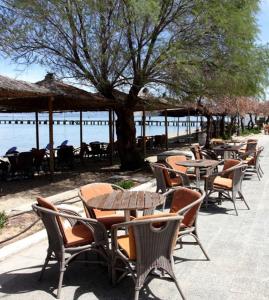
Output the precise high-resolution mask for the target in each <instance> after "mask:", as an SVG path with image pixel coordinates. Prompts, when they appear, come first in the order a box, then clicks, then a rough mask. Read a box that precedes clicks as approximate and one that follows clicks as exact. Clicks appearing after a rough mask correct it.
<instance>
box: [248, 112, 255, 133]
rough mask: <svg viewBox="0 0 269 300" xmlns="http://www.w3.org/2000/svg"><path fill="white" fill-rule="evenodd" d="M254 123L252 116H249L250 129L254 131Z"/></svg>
mask: <svg viewBox="0 0 269 300" xmlns="http://www.w3.org/2000/svg"><path fill="white" fill-rule="evenodd" d="M253 126H254V123H253V119H252V114H249V122H248V129H253Z"/></svg>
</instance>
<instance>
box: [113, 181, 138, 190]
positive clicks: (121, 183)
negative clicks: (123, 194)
mask: <svg viewBox="0 0 269 300" xmlns="http://www.w3.org/2000/svg"><path fill="white" fill-rule="evenodd" d="M116 185H118V186H120V187H121V188H123V189H125V190H128V189H130V188H132V187H133V186H134V182H133V181H132V180H122V181H119V182H117V183H116Z"/></svg>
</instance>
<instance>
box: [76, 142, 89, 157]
mask: <svg viewBox="0 0 269 300" xmlns="http://www.w3.org/2000/svg"><path fill="white" fill-rule="evenodd" d="M88 154H90V150H89V148H88V145H87V144H86V143H84V142H83V143H81V147H80V150H79V157H80V158H83V157H84V156H85V155H88Z"/></svg>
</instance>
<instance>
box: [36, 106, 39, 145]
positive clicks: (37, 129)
mask: <svg viewBox="0 0 269 300" xmlns="http://www.w3.org/2000/svg"><path fill="white" fill-rule="evenodd" d="M35 135H36V149H37V150H39V124H38V112H37V111H36V112H35Z"/></svg>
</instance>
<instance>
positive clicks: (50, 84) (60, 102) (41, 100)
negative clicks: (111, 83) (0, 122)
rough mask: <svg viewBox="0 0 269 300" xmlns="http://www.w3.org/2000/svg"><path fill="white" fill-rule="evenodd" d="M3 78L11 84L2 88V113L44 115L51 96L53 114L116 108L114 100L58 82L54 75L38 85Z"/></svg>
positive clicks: (50, 75) (0, 95)
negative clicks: (40, 113)
mask: <svg viewBox="0 0 269 300" xmlns="http://www.w3.org/2000/svg"><path fill="white" fill-rule="evenodd" d="M1 78H2V79H3V80H2V82H9V85H5V86H4V85H3V88H2V89H0V111H5V112H36V111H38V112H45V111H48V98H49V97H53V111H56V112H57V111H59V112H64V111H90V110H108V109H110V108H113V105H114V103H113V101H112V100H109V99H107V98H105V97H101V96H99V95H97V94H93V93H90V92H87V91H85V90H83V89H79V88H76V87H74V86H72V85H68V84H66V83H63V82H61V81H59V80H56V79H55V78H54V76H53V74H51V73H48V74H47V75H46V77H45V79H44V80H42V81H39V82H37V83H35V84H30V83H26V82H21V81H18V80H14V79H9V78H6V77H3V76H1ZM1 78H0V87H1ZM23 84H24V85H23ZM24 86H25V88H24ZM4 87H5V88H4ZM26 87H27V93H26ZM20 88H22V89H21V90H20Z"/></svg>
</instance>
